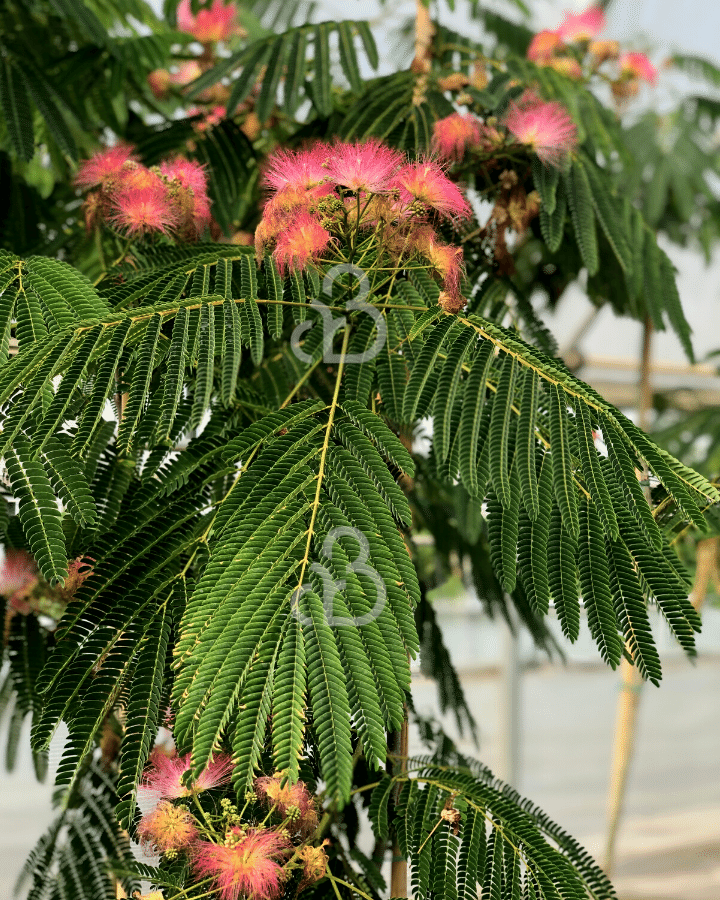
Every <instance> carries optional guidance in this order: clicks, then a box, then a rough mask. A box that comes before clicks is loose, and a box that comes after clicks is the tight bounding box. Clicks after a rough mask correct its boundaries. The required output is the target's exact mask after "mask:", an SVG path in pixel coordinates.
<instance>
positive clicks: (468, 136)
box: [432, 113, 480, 162]
mask: <svg viewBox="0 0 720 900" xmlns="http://www.w3.org/2000/svg"><path fill="white" fill-rule="evenodd" d="M479 144H480V123H479V122H478V120H477V119H476V118H475V116H472V115H470V114H468V115H464V116H463V115H460V113H452V115H449V116H446V117H445V118H444V119H440V120H439V121H437V122H436V123H435V125H434V126H433V138H432V146H433V150H435V152H436V153H437V154H438V155H439V156H442V157H443V158H444V159H450V160H453V161H455V162H459V161H460V160H461V159H462V158H463V156H465V151H466V150H467V149H468V148H470V147H477V146H478V145H479Z"/></svg>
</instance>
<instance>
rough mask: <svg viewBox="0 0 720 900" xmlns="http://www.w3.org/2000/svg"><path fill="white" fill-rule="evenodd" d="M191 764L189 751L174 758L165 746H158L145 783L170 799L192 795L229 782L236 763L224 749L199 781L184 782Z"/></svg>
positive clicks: (150, 788)
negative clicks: (168, 754) (163, 749)
mask: <svg viewBox="0 0 720 900" xmlns="http://www.w3.org/2000/svg"><path fill="white" fill-rule="evenodd" d="M191 768H192V763H191V758H190V754H189V753H186V754H185V756H174V757H172V758H171V757H168V756H166V755H165V754H164V753H163V752H162V751H161V750H154V751H153V752H152V754H151V755H150V766H149V767H148V769H147V770H146V772H145V776H144V778H143V787H145V788H146V789H147V790H149V791H153V792H154V793H157V794H159V795H160V796H161V797H163V798H166V799H168V800H177V799H178V798H179V797H190V796H192V795H193V794H200V793H202V792H203V791H209V790H211V789H212V788H215V787H219V786H220V785H223V784H227V783H228V782H229V781H230V776H231V774H232V769H233V764H232V759H231V758H230V757H229V756H228V754H227V753H221V754H220V755H219V756H218V757H217V759H214V760H213V761H212V762H211V763H210V764H209V765H208V766H207V768H206V769H204V770H203V771H202V773H201V774H200V777H199V778H198V779H197V781H195V782H191V784H190V786H189V787H188V786H186V785H185V784H183V781H182V778H183V775H184V774H185V773H186V772H189V771H190V769H191Z"/></svg>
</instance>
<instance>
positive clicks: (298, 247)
mask: <svg viewBox="0 0 720 900" xmlns="http://www.w3.org/2000/svg"><path fill="white" fill-rule="evenodd" d="M330 240H331V238H330V232H329V231H326V230H325V229H324V228H323V227H322V225H321V224H320V223H319V222H318V221H317V219H314V218H313V217H312V216H311V215H310V214H309V213H301V214H300V215H299V216H298V217H297V218H295V219H294V220H293V221H292V223H291V224H289V225H288V226H287V228H284V229H283V230H282V231H281V232H280V234H279V236H278V240H277V244H276V245H275V250H274V251H273V258H274V259H275V262H276V263H277V267H278V269H279V271H280V274H281V275H285V273H286V272H288V271H289V270H291V269H304V268H305V267H306V266H307V265H308V263H310V262H314V261H315V260H316V259H317V258H318V257H319V256H320V254H321V253H322V252H323V251H324V250H326V249H327V247H328V245H329V243H330Z"/></svg>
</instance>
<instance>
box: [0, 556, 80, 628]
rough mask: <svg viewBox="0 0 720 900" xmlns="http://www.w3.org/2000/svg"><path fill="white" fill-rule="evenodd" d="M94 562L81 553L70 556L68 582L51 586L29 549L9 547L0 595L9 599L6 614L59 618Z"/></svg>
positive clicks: (1, 570) (1, 569) (1, 566)
mask: <svg viewBox="0 0 720 900" xmlns="http://www.w3.org/2000/svg"><path fill="white" fill-rule="evenodd" d="M93 562H94V560H92V559H84V558H82V557H78V559H73V560H70V561H69V562H68V574H67V578H66V579H65V584H64V585H56V586H55V587H50V585H49V584H48V583H47V582H46V581H45V580H44V579H43V578H42V576H41V575H40V573H39V572H38V567H37V563H36V562H35V560H34V558H33V557H32V555H31V554H30V553H28V552H27V550H19V549H15V548H12V547H6V548H5V550H4V557H3V561H2V563H1V564H0V596H2V597H5V599H6V600H7V615H8V616H12V615H15V614H19V615H21V616H28V615H31V614H34V615H44V616H47V617H49V618H51V619H55V620H57V619H59V618H60V616H61V615H62V612H63V610H64V609H65V606H66V605H67V602H68V601H69V600H70V599H71V597H72V596H73V595H74V594H75V592H76V591H77V590H78V588H79V587H80V586H81V585H82V583H83V582H84V581H85V580H86V579H87V578H89V577H90V575H92V572H93V570H92V563H93Z"/></svg>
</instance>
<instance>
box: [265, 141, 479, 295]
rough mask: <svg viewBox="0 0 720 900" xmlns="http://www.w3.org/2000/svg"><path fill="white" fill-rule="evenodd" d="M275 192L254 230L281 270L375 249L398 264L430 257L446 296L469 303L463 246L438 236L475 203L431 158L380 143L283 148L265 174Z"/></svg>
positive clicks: (347, 258) (349, 257) (348, 258)
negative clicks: (463, 276) (411, 156)
mask: <svg viewBox="0 0 720 900" xmlns="http://www.w3.org/2000/svg"><path fill="white" fill-rule="evenodd" d="M264 184H265V186H266V188H267V189H268V191H269V194H270V196H269V198H268V200H267V203H266V204H265V207H264V209H263V215H262V219H261V221H260V224H259V225H258V228H257V230H256V233H255V246H256V250H257V254H258V258H259V259H261V258H262V257H263V255H264V254H265V253H266V252H268V251H269V250H271V251H272V255H273V258H274V259H275V262H276V263H277V266H278V268H279V270H280V272H281V273H283V274H284V273H286V272H287V271H288V270H297V269H303V268H306V267H307V266H310V265H316V264H317V263H318V261H319V259H320V258H321V257H323V258H324V259H329V260H336V261H338V262H340V261H352V259H353V254H356V253H358V252H359V248H360V247H361V246H362V248H363V250H362V252H363V253H364V254H365V255H367V253H368V252H370V251H372V253H373V254H374V255H375V258H383V259H388V260H389V263H390V264H391V266H395V267H399V266H401V265H405V264H407V263H409V262H410V261H411V260H412V259H415V258H418V257H419V258H420V259H424V260H426V261H428V262H429V263H430V267H431V268H433V269H434V271H435V272H436V274H437V275H438V276H439V277H440V278H441V280H442V283H443V289H444V294H445V295H446V302H447V303H448V304H449V305H450V306H452V307H453V308H454V309H455V310H457V309H459V308H461V307H462V305H463V304H464V300H463V299H462V297H461V295H460V281H461V274H462V251H461V250H460V249H459V248H455V247H449V246H448V245H446V244H444V243H443V242H442V241H441V240H440V239H439V238H438V236H437V234H436V231H435V229H436V226H437V225H438V224H440V223H441V222H443V221H445V222H449V223H455V222H457V221H458V220H461V219H465V218H467V217H469V216H470V214H471V209H470V206H469V204H468V202H467V200H466V199H465V197H464V196H463V194H462V192H461V191H460V189H459V188H458V186H457V185H456V184H455V183H454V182H452V181H451V180H450V179H449V178H448V176H447V174H446V172H445V169H444V167H443V166H442V165H441V164H440V163H439V162H438V161H437V160H436V159H432V158H425V159H419V160H415V161H409V160H408V159H407V158H406V157H405V155H404V154H403V153H401V152H399V151H398V150H394V149H392V148H390V147H388V146H386V145H384V144H382V143H381V142H380V141H376V140H368V141H364V142H358V143H339V142H338V143H334V144H323V143H318V144H315V145H313V146H311V147H309V148H307V149H304V150H297V151H292V150H278V151H276V152H275V153H274V154H272V156H271V157H270V158H269V160H268V163H267V167H266V170H265V173H264Z"/></svg>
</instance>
